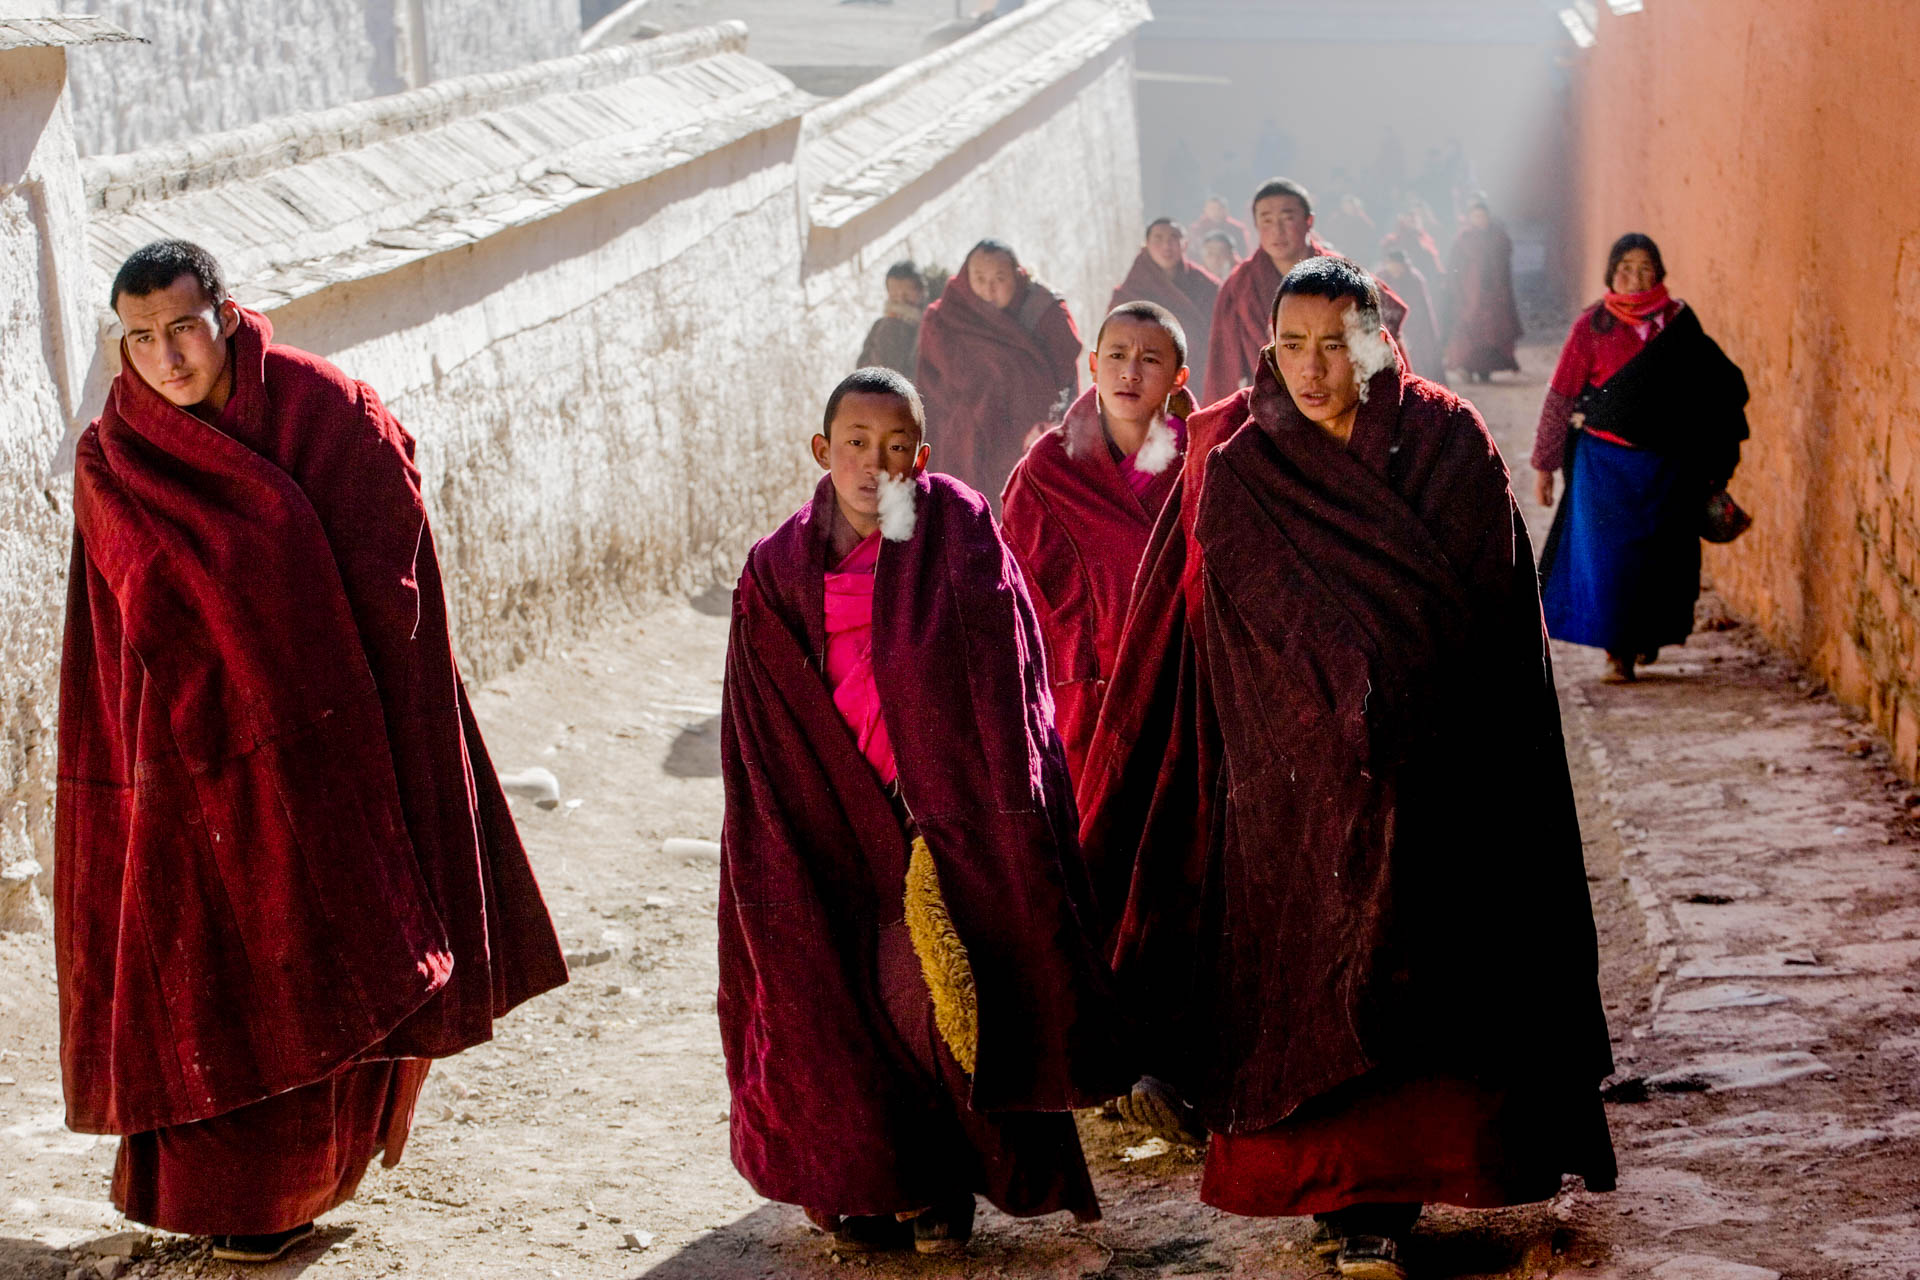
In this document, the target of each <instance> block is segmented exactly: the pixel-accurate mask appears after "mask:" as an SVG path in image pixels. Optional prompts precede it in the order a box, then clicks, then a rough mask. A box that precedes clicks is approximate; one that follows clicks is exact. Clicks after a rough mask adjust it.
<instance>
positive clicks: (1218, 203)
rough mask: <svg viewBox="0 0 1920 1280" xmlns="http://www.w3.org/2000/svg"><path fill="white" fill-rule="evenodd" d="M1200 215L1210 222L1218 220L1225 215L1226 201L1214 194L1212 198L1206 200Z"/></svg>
mask: <svg viewBox="0 0 1920 1280" xmlns="http://www.w3.org/2000/svg"><path fill="white" fill-rule="evenodd" d="M1201 216H1202V217H1204V218H1206V219H1207V220H1208V221H1210V222H1218V221H1220V220H1221V219H1222V218H1224V217H1226V216H1227V206H1226V202H1225V201H1223V200H1221V199H1220V198H1219V197H1218V196H1215V197H1214V198H1213V199H1211V200H1209V201H1207V205H1206V208H1205V209H1203V210H1202V211H1201Z"/></svg>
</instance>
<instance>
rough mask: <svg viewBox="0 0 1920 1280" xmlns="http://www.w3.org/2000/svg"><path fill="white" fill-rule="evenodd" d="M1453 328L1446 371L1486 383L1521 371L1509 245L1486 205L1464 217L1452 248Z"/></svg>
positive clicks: (1477, 203)
mask: <svg viewBox="0 0 1920 1280" xmlns="http://www.w3.org/2000/svg"><path fill="white" fill-rule="evenodd" d="M1447 280H1448V283H1449V285H1450V287H1451V289H1452V307H1451V313H1452V323H1451V327H1450V328H1449V330H1448V332H1447V352H1446V359H1447V368H1449V369H1459V370H1461V371H1463V372H1464V373H1466V375H1467V376H1468V378H1469V379H1471V380H1473V381H1476V382H1485V381H1487V380H1488V379H1489V378H1491V377H1492V376H1493V375H1494V374H1495V373H1497V372H1501V371H1507V372H1513V371H1516V370H1518V369H1519V368H1520V360H1519V358H1518V356H1517V355H1516V354H1515V353H1514V344H1515V343H1517V342H1519V341H1520V333H1521V328H1520V307H1519V304H1518V303H1517V302H1515V301H1514V296H1513V241H1512V240H1511V239H1510V238H1508V236H1507V231H1506V228H1505V227H1502V226H1501V225H1500V224H1499V223H1498V222H1496V221H1494V219H1493V214H1492V213H1491V212H1490V211H1489V210H1488V209H1487V202H1486V201H1485V200H1483V199H1482V200H1475V201H1474V203H1473V207H1472V208H1471V209H1469V210H1468V211H1467V225H1466V227H1465V228H1464V229H1463V230H1462V231H1461V232H1460V238H1459V239H1457V240H1455V241H1454V242H1453V256H1452V257H1451V259H1450V260H1449V261H1448V264H1447Z"/></svg>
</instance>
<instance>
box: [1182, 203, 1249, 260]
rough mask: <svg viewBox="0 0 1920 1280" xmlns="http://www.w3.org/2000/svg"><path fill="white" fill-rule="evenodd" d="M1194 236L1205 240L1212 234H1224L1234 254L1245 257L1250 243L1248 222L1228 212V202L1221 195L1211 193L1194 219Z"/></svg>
mask: <svg viewBox="0 0 1920 1280" xmlns="http://www.w3.org/2000/svg"><path fill="white" fill-rule="evenodd" d="M1192 231H1193V235H1194V238H1195V239H1197V240H1203V241H1204V240H1205V239H1206V238H1207V237H1208V236H1211V235H1224V236H1226V237H1227V241H1228V243H1230V244H1231V245H1232V246H1233V253H1234V256H1235V257H1237V258H1244V257H1245V256H1246V255H1247V247H1248V244H1249V243H1250V241H1249V239H1248V236H1247V224H1246V223H1244V222H1242V221H1240V219H1238V218H1236V217H1234V216H1233V215H1232V214H1230V213H1228V212H1227V202H1226V201H1225V200H1222V199H1221V198H1220V197H1219V196H1214V195H1210V196H1208V197H1207V201H1206V203H1205V204H1204V205H1202V206H1201V207H1200V216H1199V217H1198V218H1196V219H1194V222H1193V227H1192Z"/></svg>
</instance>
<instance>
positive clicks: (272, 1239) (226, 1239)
mask: <svg viewBox="0 0 1920 1280" xmlns="http://www.w3.org/2000/svg"><path fill="white" fill-rule="evenodd" d="M312 1234H313V1224H312V1223H311V1222H303V1223H301V1224H300V1225H299V1226H297V1227H289V1228H288V1229H287V1230H285V1231H275V1232H273V1233H272V1234H270V1235H264V1236H215V1237H213V1256H214V1257H216V1258H218V1259H220V1261H222V1262H272V1261H273V1260H274V1259H275V1258H278V1257H280V1256H281V1255H282V1254H284V1253H286V1251H287V1250H289V1249H291V1248H293V1246H295V1245H297V1244H299V1243H300V1242H301V1241H302V1240H305V1239H306V1238H307V1237H308V1236H310V1235H312Z"/></svg>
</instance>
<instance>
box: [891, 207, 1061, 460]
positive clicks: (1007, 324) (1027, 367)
mask: <svg viewBox="0 0 1920 1280" xmlns="http://www.w3.org/2000/svg"><path fill="white" fill-rule="evenodd" d="M917 368H918V375H917V376H918V380H919V387H920V391H921V393H922V394H923V395H924V396H925V397H926V405H927V433H928V438H929V440H930V441H931V442H932V444H933V446H934V448H935V449H937V450H938V458H939V463H938V465H939V467H940V469H941V470H942V471H944V472H946V473H947V474H948V475H950V476H953V477H954V478H956V479H958V480H961V481H963V482H965V483H966V484H967V485H969V486H970V487H972V488H975V489H978V490H979V491H980V492H982V493H987V494H994V495H998V494H999V492H1000V491H1001V490H1002V489H1003V488H1005V487H1006V483H1007V475H1008V474H1009V473H1010V472H1011V471H1012V470H1013V464H1014V463H1016V462H1018V461H1019V460H1020V454H1021V453H1022V452H1023V451H1024V450H1025V449H1026V442H1027V434H1028V432H1029V431H1031V430H1032V429H1033V428H1034V427H1035V426H1039V425H1042V424H1045V423H1049V422H1054V421H1058V420H1059V417H1060V414H1061V413H1063V412H1065V410H1066V407H1067V405H1069V404H1071V403H1072V402H1073V398H1074V396H1076V395H1078V394H1079V390H1080V331H1079V330H1078V329H1076V328H1075V327H1074V324H1073V317H1072V316H1071V315H1069V314H1068V313H1067V304H1066V303H1065V302H1064V301H1063V300H1062V299H1061V298H1060V296H1059V295H1058V294H1056V293H1054V292H1053V291H1052V290H1051V289H1048V288H1047V287H1046V286H1045V285H1043V284H1041V283H1040V282H1039V281H1037V280H1035V279H1034V278H1033V277H1032V276H1030V275H1029V274H1027V272H1026V271H1025V269H1023V268H1022V267H1021V266H1020V259H1019V258H1018V257H1016V256H1015V254H1014V252H1013V250H1012V249H1011V248H1009V247H1008V246H1006V245H1004V244H1002V243H1000V242H999V241H998V240H982V241H981V242H980V243H979V244H977V245H975V246H974V247H973V250H972V252H970V253H968V254H967V260H966V261H965V262H964V263H962V264H961V267H960V270H959V271H957V272H956V273H954V277H953V279H952V280H950V281H948V283H947V287H946V290H945V291H944V292H943V293H941V295H940V297H939V299H938V300H937V301H935V302H934V303H933V305H931V306H929V307H928V308H927V314H926V319H924V320H923V321H921V324H920V355H919V362H918V365H917Z"/></svg>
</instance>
